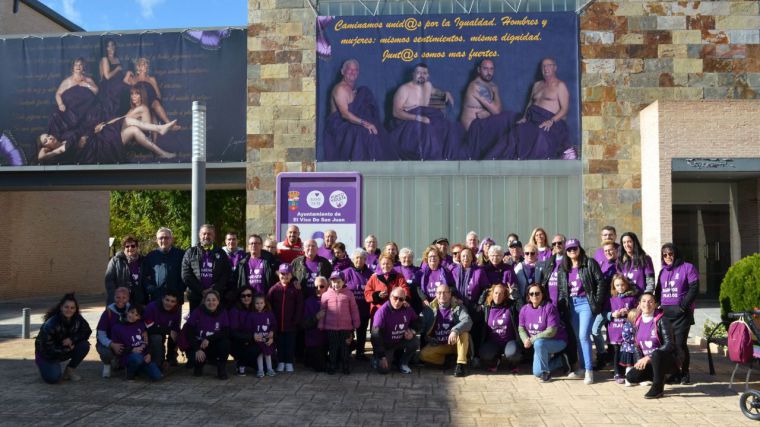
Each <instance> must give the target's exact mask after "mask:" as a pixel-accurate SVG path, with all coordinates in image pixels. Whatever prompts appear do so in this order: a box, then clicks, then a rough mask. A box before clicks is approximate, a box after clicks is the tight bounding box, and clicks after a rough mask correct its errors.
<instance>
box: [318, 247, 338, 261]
mask: <svg viewBox="0 0 760 427" xmlns="http://www.w3.org/2000/svg"><path fill="white" fill-rule="evenodd" d="M317 255H319V256H321V257H322V258H324V259H326V260H328V261H332V260H333V256H334V255H333V251H332V249H329V248H326V247H324V246H320V247H319V249H317Z"/></svg>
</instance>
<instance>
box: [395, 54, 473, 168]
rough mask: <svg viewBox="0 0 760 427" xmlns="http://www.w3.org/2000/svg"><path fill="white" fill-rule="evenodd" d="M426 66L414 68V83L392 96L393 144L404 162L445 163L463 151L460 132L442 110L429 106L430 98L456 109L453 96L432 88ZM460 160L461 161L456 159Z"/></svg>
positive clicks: (408, 84) (422, 64)
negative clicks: (434, 161)
mask: <svg viewBox="0 0 760 427" xmlns="http://www.w3.org/2000/svg"><path fill="white" fill-rule="evenodd" d="M429 76H430V73H429V71H428V66H427V64H425V63H419V64H417V66H415V67H414V73H413V74H412V80H411V81H409V82H407V83H404V84H403V85H401V87H399V88H398V90H397V91H396V94H395V95H394V96H393V117H394V119H395V120H394V124H393V130H392V131H391V135H390V140H391V141H394V142H395V144H396V146H397V148H398V153H399V156H400V157H401V160H444V159H450V158H454V155H455V154H456V155H457V156H458V152H459V151H460V150H461V134H460V133H461V131H460V130H458V129H459V128H458V127H457V126H456V125H455V124H454V123H451V122H449V121H448V120H446V117H445V116H444V113H443V111H442V110H440V109H438V108H434V107H431V106H430V100H431V98H433V97H435V98H439V99H443V101H444V102H445V103H446V104H449V105H451V106H452V107H453V106H454V97H452V96H451V93H449V92H445V91H443V90H441V89H437V88H435V87H433V84H432V83H430V81H429V80H428V78H429ZM457 158H458V157H457Z"/></svg>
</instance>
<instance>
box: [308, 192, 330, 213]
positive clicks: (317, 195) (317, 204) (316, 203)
mask: <svg viewBox="0 0 760 427" xmlns="http://www.w3.org/2000/svg"><path fill="white" fill-rule="evenodd" d="M306 204H308V205H309V207H310V208H312V209H318V208H321V207H322V205H324V204H325V195H324V194H322V192H321V191H318V190H314V191H311V192H309V194H308V195H307V196H306Z"/></svg>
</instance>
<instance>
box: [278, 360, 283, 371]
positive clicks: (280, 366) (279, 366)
mask: <svg viewBox="0 0 760 427" xmlns="http://www.w3.org/2000/svg"><path fill="white" fill-rule="evenodd" d="M284 370H285V364H284V363H282V362H280V363H278V364H277V372H282V371H284Z"/></svg>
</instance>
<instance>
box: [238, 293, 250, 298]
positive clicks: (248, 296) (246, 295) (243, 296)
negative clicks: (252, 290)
mask: <svg viewBox="0 0 760 427" xmlns="http://www.w3.org/2000/svg"><path fill="white" fill-rule="evenodd" d="M240 298H253V294H241V295H240Z"/></svg>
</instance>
